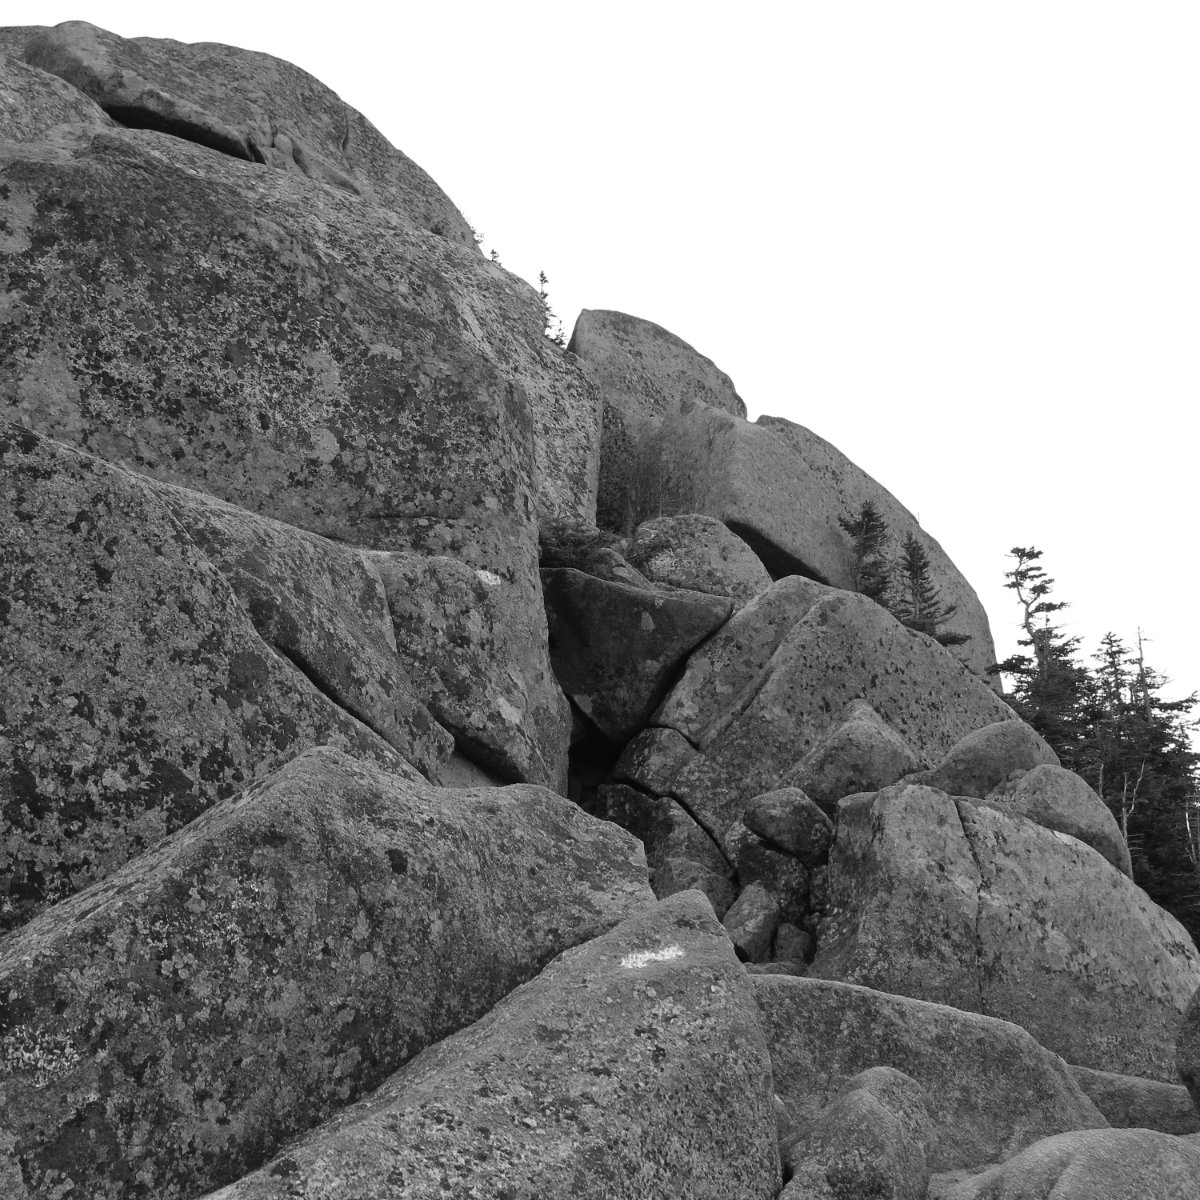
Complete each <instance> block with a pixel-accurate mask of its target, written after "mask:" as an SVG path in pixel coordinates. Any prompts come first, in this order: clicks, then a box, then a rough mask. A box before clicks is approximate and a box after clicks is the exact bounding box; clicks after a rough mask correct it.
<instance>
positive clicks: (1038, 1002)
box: [811, 784, 1200, 1082]
mask: <svg viewBox="0 0 1200 1200" xmlns="http://www.w3.org/2000/svg"><path fill="white" fill-rule="evenodd" d="M828 903H829V908H828V912H827V916H826V921H825V923H824V925H823V926H822V936H821V949H820V952H819V953H818V955H817V958H816V959H815V960H814V962H813V965H812V968H811V973H812V974H813V975H815V976H819V977H822V978H832V979H841V980H846V981H848V982H853V983H861V984H865V985H867V986H869V987H875V988H879V989H881V990H884V991H889V992H895V993H898V994H901V995H907V996H914V997H919V998H921V999H926V1000H934V1001H938V1002H940V1003H947V1004H953V1005H955V1006H956V1007H959V1008H963V1009H968V1010H972V1011H977V1012H983V1013H987V1014H988V1015H991V1016H995V1017H1000V1018H1003V1019H1004V1020H1007V1021H1015V1022H1017V1023H1018V1024H1020V1025H1022V1026H1024V1027H1025V1028H1026V1029H1028V1030H1029V1032H1030V1033H1031V1034H1032V1035H1033V1036H1034V1037H1036V1038H1037V1039H1038V1041H1039V1042H1041V1043H1042V1045H1044V1046H1046V1047H1047V1048H1048V1049H1050V1050H1054V1051H1055V1052H1057V1053H1059V1054H1061V1055H1062V1056H1063V1057H1064V1058H1066V1059H1067V1060H1068V1061H1070V1062H1074V1063H1079V1064H1081V1065H1083V1066H1089V1067H1095V1068H1097V1069H1099V1070H1105V1071H1115V1072H1117V1073H1120V1074H1126V1075H1143V1076H1146V1077H1148V1078H1152V1079H1160V1080H1165V1081H1168V1082H1174V1081H1175V1069H1174V1062H1173V1060H1172V1050H1173V1048H1174V1045H1175V1039H1176V1036H1177V1034H1178V1031H1179V1028H1180V1024H1181V1019H1182V1015H1183V1011H1184V1009H1185V1007H1186V1005H1187V1002H1188V999H1189V998H1190V997H1191V995H1192V993H1193V991H1194V990H1195V989H1196V987H1197V985H1200V953H1197V951H1196V948H1195V946H1194V945H1193V944H1192V941H1191V938H1190V937H1189V936H1188V934H1187V932H1186V931H1185V930H1184V929H1183V927H1182V926H1181V925H1180V924H1179V922H1178V921H1176V920H1175V918H1174V917H1172V916H1170V914H1168V913H1166V912H1164V911H1163V910H1162V909H1160V908H1158V906H1157V905H1155V904H1154V903H1153V902H1152V901H1151V900H1150V899H1149V897H1147V896H1146V894H1145V893H1144V892H1143V891H1142V890H1141V889H1140V888H1138V887H1136V886H1135V885H1134V884H1133V883H1132V882H1131V881H1130V880H1129V879H1128V878H1126V876H1124V875H1122V874H1121V873H1120V872H1119V871H1117V870H1115V869H1114V868H1113V866H1112V865H1111V864H1110V863H1108V862H1106V861H1105V860H1104V859H1103V858H1102V857H1101V856H1100V855H1099V854H1098V853H1097V852H1096V851H1095V850H1093V849H1092V848H1091V847H1090V846H1085V845H1084V844H1083V843H1082V842H1080V841H1077V840H1076V839H1075V838H1072V837H1068V836H1067V835H1065V834H1061V833H1057V832H1054V831H1052V830H1048V829H1043V828H1042V827H1041V826H1040V825H1036V824H1034V823H1033V822H1032V821H1028V820H1025V819H1023V818H1020V817H1012V816H1008V815H1007V814H1005V813H1001V812H996V811H994V810H993V809H990V808H987V807H985V806H983V805H980V804H977V803H975V802H972V801H970V800H962V801H958V802H955V801H954V800H953V799H951V798H950V797H949V796H946V795H945V794H944V793H942V792H938V791H935V790H934V789H932V788H926V787H920V786H914V785H906V784H897V785H895V786H894V787H891V788H886V789H884V790H883V791H882V792H879V793H877V794H876V795H874V796H870V795H868V796H862V797H851V798H848V799H847V800H845V801H843V803H842V804H841V805H840V807H839V822H838V835H837V840H836V841H835V843H834V850H833V854H832V856H831V858H830V873H829V902H828Z"/></svg>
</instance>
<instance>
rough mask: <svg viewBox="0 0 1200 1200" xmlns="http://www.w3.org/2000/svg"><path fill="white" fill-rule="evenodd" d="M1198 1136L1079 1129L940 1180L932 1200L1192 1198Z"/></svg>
mask: <svg viewBox="0 0 1200 1200" xmlns="http://www.w3.org/2000/svg"><path fill="white" fill-rule="evenodd" d="M1198 1186H1200V1135H1198V1136H1193V1137H1186V1138H1180V1137H1171V1136H1170V1135H1169V1134H1166V1133H1156V1132H1155V1131H1153V1130H1150V1129H1112V1130H1098V1129H1087V1130H1080V1131H1079V1132H1077V1133H1060V1134H1058V1135H1057V1136H1055V1137H1051V1138H1046V1139H1045V1140H1044V1141H1041V1142H1037V1143H1036V1144H1035V1145H1033V1146H1030V1147H1029V1148H1028V1149H1027V1150H1024V1151H1022V1152H1021V1153H1020V1154H1018V1155H1016V1156H1015V1157H1013V1158H1010V1159H1009V1160H1008V1161H1007V1162H1004V1163H1001V1164H1000V1165H999V1166H996V1167H992V1168H991V1169H990V1170H988V1171H984V1172H983V1173H982V1174H980V1175H974V1176H971V1177H969V1178H965V1179H964V1178H961V1177H959V1176H948V1177H945V1178H938V1177H935V1178H934V1179H932V1180H931V1181H930V1186H929V1200H1101V1198H1103V1200H1194V1198H1195V1196H1196V1189H1197V1187H1198Z"/></svg>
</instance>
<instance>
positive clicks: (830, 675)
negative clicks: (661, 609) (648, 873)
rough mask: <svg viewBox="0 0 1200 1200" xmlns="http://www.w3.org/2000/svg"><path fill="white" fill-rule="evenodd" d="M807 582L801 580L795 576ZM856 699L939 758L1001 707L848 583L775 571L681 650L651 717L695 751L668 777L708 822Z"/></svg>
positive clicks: (728, 813)
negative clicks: (773, 579)
mask: <svg viewBox="0 0 1200 1200" xmlns="http://www.w3.org/2000/svg"><path fill="white" fill-rule="evenodd" d="M805 585H807V586H805ZM856 699H859V700H864V701H865V702H866V703H867V704H869V705H870V706H871V707H872V708H873V709H874V710H875V712H876V713H877V714H878V715H879V717H881V718H882V719H883V720H884V721H886V722H887V724H888V725H890V726H891V727H892V728H893V729H894V730H895V731H896V733H897V734H898V735H899V736H900V737H901V738H903V740H904V741H905V742H906V743H907V744H908V746H909V747H910V748H911V749H912V751H913V752H914V754H915V755H916V756H917V759H918V761H919V762H922V763H933V762H937V761H939V760H940V759H941V758H942V757H944V755H945V754H946V753H947V752H948V751H949V750H950V748H951V746H953V745H954V744H955V743H956V742H957V741H958V740H959V739H960V738H962V737H963V736H964V735H966V734H967V733H968V732H970V731H971V730H973V729H977V728H979V727H980V726H981V725H987V724H990V723H992V722H994V721H1000V720H1004V719H1006V718H1007V719H1008V720H1011V721H1014V722H1015V721H1016V717H1015V716H1014V714H1013V712H1012V710H1011V709H1010V708H1008V706H1007V705H1006V704H1005V703H1004V701H1003V700H1001V699H1000V697H999V696H997V695H996V694H995V693H994V692H993V691H992V690H991V689H990V688H989V687H988V686H987V685H986V684H984V683H983V682H982V681H981V680H979V679H977V678H975V677H974V676H973V675H971V674H970V672H969V671H967V670H966V668H965V667H963V666H962V664H961V663H959V662H957V661H956V660H955V659H954V658H952V657H951V656H950V655H949V654H948V653H947V652H946V650H945V649H944V648H943V647H941V646H939V645H937V644H936V643H935V642H934V641H933V640H932V639H930V638H927V637H925V636H923V635H922V634H919V633H914V632H913V631H912V630H910V629H906V628H905V627H904V626H903V625H901V624H900V622H899V621H897V620H896V619H895V618H894V617H892V616H891V615H890V614H888V613H887V612H885V611H884V610H883V609H882V608H880V607H879V605H877V604H875V603H873V602H872V601H870V600H868V599H867V598H866V597H865V596H860V595H857V594H854V593H851V592H842V591H837V590H835V589H832V588H823V587H821V586H820V585H818V584H812V583H810V582H809V581H803V583H801V584H795V583H793V582H792V581H791V580H789V579H784V580H781V581H780V582H779V583H777V584H775V585H774V586H773V587H771V588H770V589H768V590H767V591H766V592H764V593H763V594H762V595H760V596H759V597H758V598H757V599H756V600H754V601H752V602H751V603H750V604H748V605H747V606H746V607H745V608H743V609H742V610H741V612H739V613H735V614H734V616H733V617H732V618H731V619H730V620H729V622H728V623H727V624H726V625H725V626H724V627H723V628H722V629H720V630H719V631H718V632H717V633H716V634H714V635H713V636H712V637H711V638H710V639H709V640H708V641H707V642H705V643H704V645H703V646H701V647H700V648H699V649H698V650H697V651H696V652H695V653H693V654H692V655H691V657H690V658H689V659H688V664H687V667H686V668H685V670H684V673H683V675H682V677H681V678H680V680H679V682H678V683H677V684H676V685H675V687H674V688H673V689H672V690H671V693H670V695H668V697H667V699H666V700H665V701H664V702H663V704H662V707H661V708H660V709H659V710H658V712H657V713H656V714H655V716H654V720H655V723H656V724H659V725H665V726H668V727H671V728H674V729H676V730H678V731H679V732H680V733H682V734H683V735H684V736H685V737H686V738H687V739H688V740H689V741H690V742H691V743H692V744H693V745H695V746H696V747H698V748H699V749H700V750H701V751H702V755H701V756H698V757H697V758H695V759H694V760H692V761H691V762H689V763H687V764H685V765H684V766H682V767H681V768H680V769H679V770H678V771H677V773H676V774H675V776H674V777H673V778H672V779H671V780H670V781H669V783H668V790H670V791H671V792H672V794H674V795H677V796H678V797H679V798H680V799H681V800H682V801H683V802H685V803H686V804H687V805H688V807H689V808H690V809H691V810H692V811H693V812H695V813H696V814H697V817H698V818H699V819H700V820H702V821H703V822H704V823H705V824H706V825H708V826H709V827H711V828H725V827H727V826H728V825H730V824H731V823H732V822H733V821H735V820H738V819H740V817H741V815H742V813H743V812H744V811H745V806H746V804H747V802H748V801H749V800H750V799H752V798H753V797H754V796H758V795H761V794H762V793H763V792H766V791H769V790H771V789H772V788H773V787H775V786H777V785H778V784H779V781H780V780H781V779H782V778H784V777H785V776H786V775H788V772H789V771H790V770H791V768H792V767H793V766H794V765H795V764H796V763H797V762H798V761H800V760H802V759H803V758H804V757H805V756H806V755H807V753H808V752H809V751H810V750H811V749H812V748H813V747H814V746H816V745H817V744H818V743H820V742H821V741H822V740H823V739H824V738H825V737H827V736H828V735H829V734H830V733H831V732H832V731H833V730H834V729H835V728H836V727H837V726H838V725H839V724H840V723H841V722H840V715H841V714H842V713H843V712H845V710H846V707H847V705H848V704H849V703H850V702H851V701H852V700H856Z"/></svg>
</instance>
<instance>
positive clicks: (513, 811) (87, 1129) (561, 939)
mask: <svg viewBox="0 0 1200 1200" xmlns="http://www.w3.org/2000/svg"><path fill="white" fill-rule="evenodd" d="M650 903H652V897H651V896H650V892H649V888H648V887H647V886H646V883H645V875H644V867H643V865H642V860H641V853H640V850H639V848H638V847H637V845H636V843H635V842H634V840H633V839H632V838H630V837H629V836H628V835H626V834H624V833H622V832H621V831H620V830H617V829H615V828H614V827H613V826H611V825H604V824H602V823H600V822H598V821H594V820H592V819H591V818H589V817H587V816H585V815H584V814H583V813H582V812H580V810H579V809H578V808H576V807H575V806H574V805H571V804H570V803H569V802H567V801H565V800H562V799H560V798H558V797H556V796H554V795H553V794H551V793H550V792H547V791H545V790H543V789H540V788H535V787H530V786H519V787H514V788H507V789H495V788H484V789H479V790H476V791H464V792H445V791H442V790H441V789H438V788H435V787H432V786H431V785H429V784H424V783H423V784H413V783H411V782H409V781H406V780H404V779H401V778H400V777H398V776H396V775H393V774H388V773H386V772H383V771H381V770H379V769H378V768H376V767H372V766H368V765H366V764H363V763H359V762H356V761H355V760H353V759H350V758H349V757H347V756H346V755H344V754H341V753H340V752H337V751H332V750H324V749H323V750H314V751H310V752H309V753H307V754H305V755H302V756H301V757H299V758H297V759H295V760H294V761H293V762H291V763H289V764H288V765H287V766H286V767H284V768H283V769H282V770H281V771H279V772H277V773H276V774H275V775H273V776H272V777H271V778H270V779H267V780H265V781H263V782H262V783H260V784H257V785H255V786H254V787H252V788H250V789H249V790H247V791H246V792H243V793H242V794H241V795H240V796H238V797H236V798H234V799H231V800H228V801H226V802H224V803H222V804H219V805H217V806H216V807H214V808H212V809H210V810H209V811H208V812H207V813H206V814H204V815H203V816H202V817H200V818H198V819H197V820H196V821H193V822H192V823H191V824H190V825H189V826H188V827H187V829H185V830H182V831H181V832H180V833H178V834H176V835H174V837H172V838H170V839H168V840H167V841H165V842H163V843H161V844H160V845H159V846H157V847H156V848H155V849H153V850H152V851H150V852H148V853H147V854H146V855H144V856H142V857H141V858H139V859H137V860H135V861H134V862H131V863H129V864H128V865H127V866H126V867H125V868H124V869H123V870H121V871H119V872H117V873H116V874H114V875H112V876H110V877H109V878H108V879H107V880H105V881H104V882H102V883H100V884H97V885H96V886H95V887H93V888H91V889H89V890H88V891H86V892H83V893H81V894H80V895H78V896H76V897H74V898H73V899H72V900H69V901H66V902H64V903H63V904H62V905H60V906H58V907H56V908H54V909H50V910H48V911H47V912H45V913H43V914H42V915H41V916H40V917H39V918H38V919H36V920H35V921H33V922H31V923H29V924H28V925H26V926H25V927H24V928H23V929H21V930H20V931H18V932H17V933H15V934H13V935H12V936H10V937H9V938H8V939H7V940H6V941H5V942H4V943H3V949H2V951H0V993H3V994H4V996H5V999H6V1016H5V1028H4V1033H3V1038H2V1040H0V1048H2V1053H3V1057H2V1058H0V1070H2V1071H3V1077H2V1085H0V1091H3V1092H4V1093H5V1094H6V1097H7V1106H6V1114H7V1115H6V1123H7V1125H8V1133H9V1136H10V1137H12V1138H14V1139H15V1145H14V1146H13V1147H12V1150H11V1154H12V1155H13V1157H15V1158H16V1159H17V1160H18V1161H19V1162H20V1164H21V1168H22V1170H23V1171H24V1173H25V1177H26V1178H27V1179H28V1180H29V1186H30V1188H31V1190H32V1192H33V1194H35V1195H38V1196H43V1195H44V1196H49V1195H56V1196H58V1195H63V1196H65V1195H71V1196H84V1195H86V1196H88V1197H90V1198H91V1197H94V1198H96V1200H99V1198H101V1197H111V1198H112V1200H118V1198H119V1197H125V1196H128V1195H129V1194H130V1191H129V1184H130V1181H131V1180H137V1181H138V1187H139V1189H141V1190H143V1191H145V1192H146V1194H153V1195H155V1196H161V1197H175V1196H179V1197H183V1196H194V1195H196V1194H197V1193H198V1192H200V1191H202V1190H204V1189H205V1188H208V1187H212V1186H214V1185H216V1184H220V1183H224V1182H227V1181H229V1180H231V1179H234V1178H236V1177H237V1176H238V1175H239V1174H241V1173H243V1172H245V1171H247V1170H250V1169H252V1168H253V1167H255V1166H257V1165H258V1164H259V1163H261V1162H262V1161H263V1159H264V1158H265V1157H267V1156H268V1155H269V1154H270V1153H271V1152H272V1151H273V1150H274V1149H275V1148H277V1147H278V1146H279V1145H280V1144H281V1142H282V1141H283V1140H285V1139H286V1138H287V1137H289V1136H291V1135H292V1134H295V1133H297V1132H299V1131H302V1130H304V1129H307V1128H309V1127H311V1126H312V1125H314V1124H316V1123H317V1122H318V1121H320V1120H321V1119H322V1118H324V1117H326V1116H327V1115H328V1114H329V1113H330V1112H331V1111H332V1110H333V1109H334V1108H336V1107H337V1106H339V1105H342V1104H345V1103H347V1102H348V1101H352V1100H354V1099H356V1098H357V1097H358V1096H360V1095H362V1094H363V1093H364V1092H366V1091H368V1090H370V1089H371V1088H373V1087H374V1086H375V1085H376V1084H378V1083H380V1082H381V1081H382V1080H383V1079H384V1078H385V1077H386V1076H387V1075H388V1074H390V1073H391V1072H392V1071H394V1070H395V1069H396V1068H397V1067H399V1066H400V1065H401V1064H402V1063H403V1062H405V1061H406V1060H407V1059H409V1058H410V1057H411V1056H412V1055H413V1054H415V1053H416V1052H417V1051H419V1050H421V1049H422V1048H423V1047H425V1046H427V1045H429V1044H430V1043H432V1042H435V1041H437V1040H438V1039H439V1038H442V1037H445V1036H446V1035H447V1034H449V1033H451V1032H453V1031H454V1030H456V1029H459V1028H461V1027H462V1026H463V1025H465V1024H467V1023H468V1022H470V1021H472V1020H474V1019H475V1018H476V1017H479V1016H481V1015H482V1014H483V1013H484V1012H485V1011H486V1010H487V1009H488V1008H490V1007H491V1005H492V1004H494V1003H495V1002H496V1001H497V1000H498V999H500V997H501V996H503V995H504V994H505V993H506V992H508V991H510V990H511V989H512V988H513V987H515V986H516V985H517V984H519V983H521V982H522V981H524V980H526V979H528V978H530V977H531V976H532V975H534V974H535V973H536V972H537V970H538V969H539V968H541V966H542V965H543V964H544V963H546V962H547V961H548V960H549V959H550V958H551V957H552V956H553V955H554V954H556V953H558V952H559V951H561V950H563V949H565V948H566V947H568V946H571V945H573V944H575V943H578V942H581V941H586V940H587V939H589V938H591V937H594V936H596V935H598V934H600V933H603V932H604V931H605V930H607V929H609V928H611V927H612V926H613V925H615V924H616V923H617V922H619V921H620V920H622V919H623V918H625V917H626V916H628V915H631V914H632V913H635V912H637V911H638V910H639V909H640V908H643V907H645V906H646V905H648V904H650Z"/></svg>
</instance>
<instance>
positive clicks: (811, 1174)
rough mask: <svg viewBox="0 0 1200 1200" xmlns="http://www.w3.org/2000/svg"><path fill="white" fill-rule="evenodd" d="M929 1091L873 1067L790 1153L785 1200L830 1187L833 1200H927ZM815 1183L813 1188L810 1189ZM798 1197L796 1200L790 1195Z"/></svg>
mask: <svg viewBox="0 0 1200 1200" xmlns="http://www.w3.org/2000/svg"><path fill="white" fill-rule="evenodd" d="M927 1099H928V1098H927V1096H926V1094H925V1089H924V1088H923V1087H922V1086H921V1085H920V1084H919V1083H918V1082H917V1081H916V1080H915V1079H913V1078H912V1077H911V1076H909V1075H905V1074H904V1072H903V1071H897V1070H896V1069H895V1067H871V1068H869V1069H867V1070H865V1071H861V1072H860V1073H859V1074H857V1075H855V1076H853V1078H851V1079H849V1080H847V1082H846V1086H845V1087H844V1088H843V1090H842V1091H841V1093H840V1094H839V1095H837V1096H836V1097H835V1098H834V1100H833V1101H832V1103H830V1104H829V1106H828V1107H827V1108H824V1109H822V1110H821V1112H820V1113H819V1114H818V1115H817V1117H816V1120H815V1121H814V1122H813V1124H812V1125H811V1126H810V1127H809V1128H807V1129H805V1130H803V1131H802V1132H801V1133H800V1135H799V1136H798V1137H796V1138H794V1139H793V1140H792V1141H791V1142H789V1143H788V1145H787V1146H786V1147H785V1148H784V1152H783V1169H784V1174H785V1176H787V1175H790V1176H793V1177H794V1176H799V1177H800V1178H799V1179H797V1180H796V1182H795V1184H794V1185H793V1186H792V1187H791V1188H785V1189H784V1192H783V1195H782V1197H781V1198H780V1200H800V1198H801V1197H805V1196H806V1195H808V1194H809V1193H807V1192H806V1191H805V1190H804V1188H805V1187H806V1186H811V1184H815V1185H816V1186H817V1187H818V1188H819V1187H820V1185H821V1183H822V1182H824V1183H825V1184H826V1185H827V1186H828V1187H829V1189H830V1193H831V1195H832V1196H834V1197H837V1196H856V1197H867V1196H870V1197H871V1198H872V1200H925V1190H926V1188H927V1187H928V1185H929V1174H930V1172H929V1162H928V1156H929V1152H930V1151H931V1149H932V1148H933V1145H934V1142H935V1140H936V1136H937V1135H936V1132H935V1130H934V1127H933V1122H932V1120H931V1119H930V1116H929V1111H928V1108H927ZM810 1181H811V1182H810ZM789 1193H791V1195H789Z"/></svg>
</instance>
